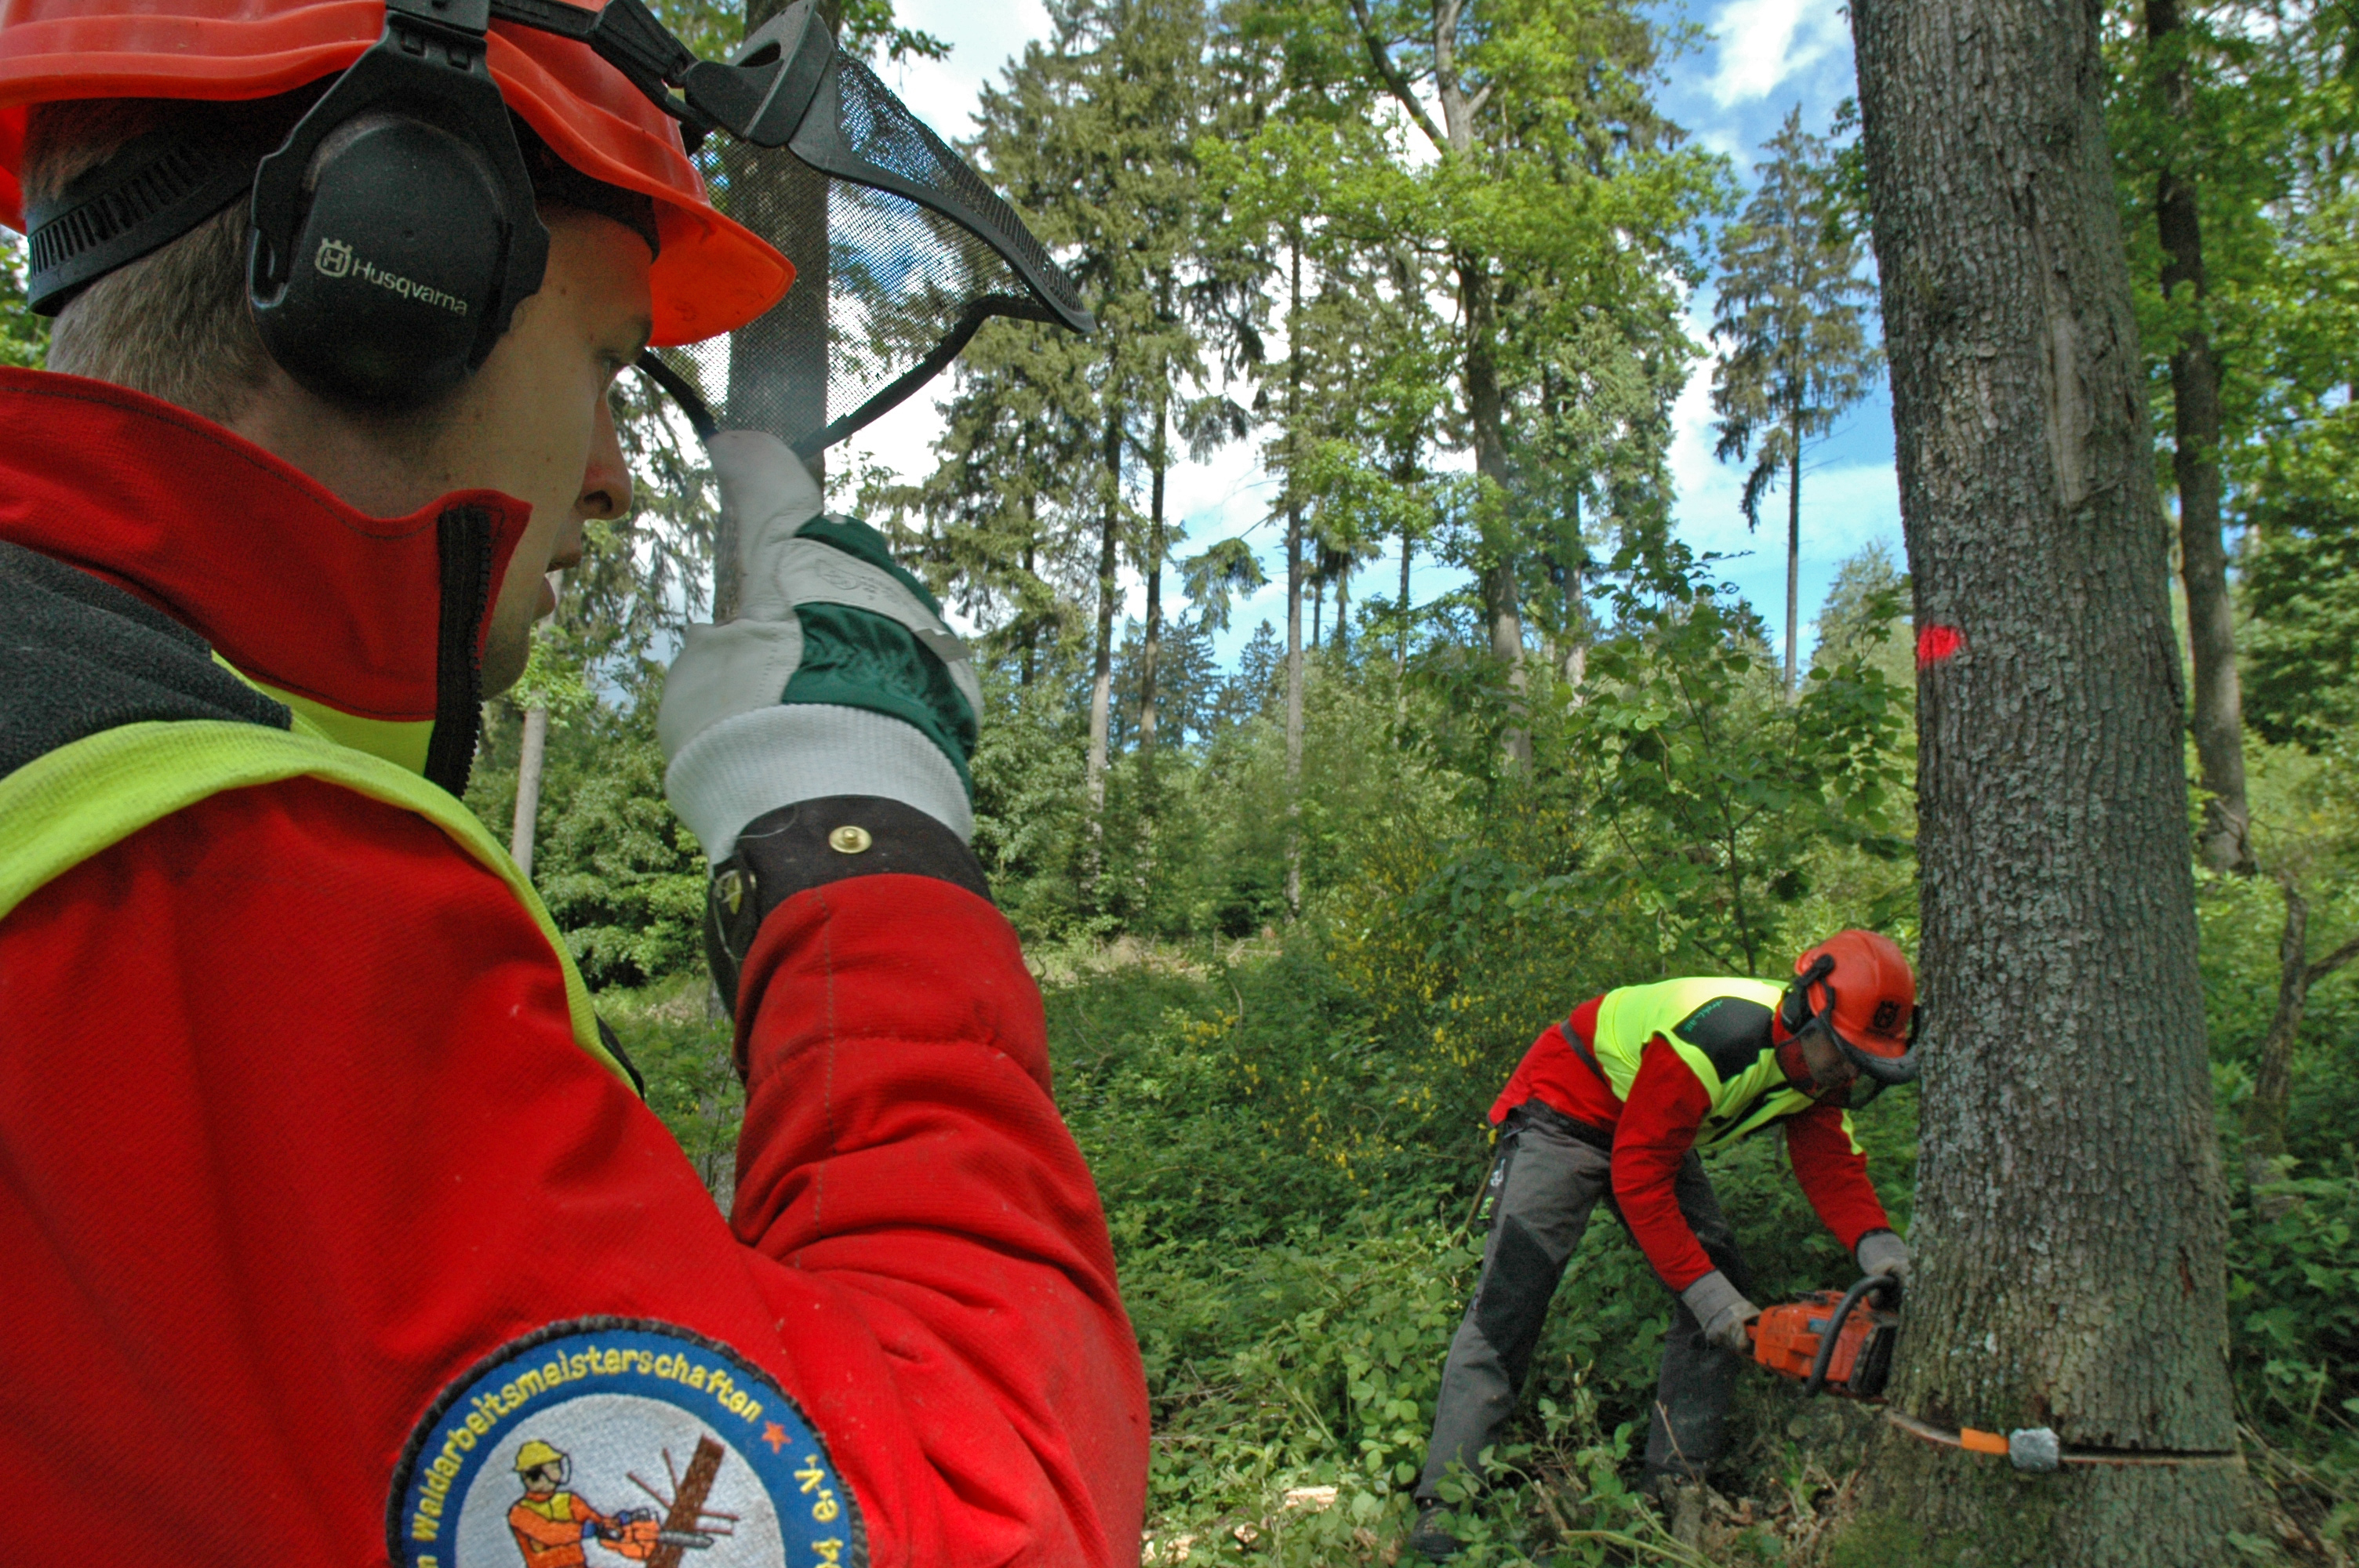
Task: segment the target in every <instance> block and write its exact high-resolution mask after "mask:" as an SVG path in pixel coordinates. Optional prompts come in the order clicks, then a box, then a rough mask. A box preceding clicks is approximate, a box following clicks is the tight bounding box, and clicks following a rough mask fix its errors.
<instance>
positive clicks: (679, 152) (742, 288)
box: [0, 0, 795, 346]
mask: <svg viewBox="0 0 2359 1568" xmlns="http://www.w3.org/2000/svg"><path fill="white" fill-rule="evenodd" d="M590 3H592V4H598V3H600V0H590ZM385 26H386V16H385V4H384V0H0V223H5V224H6V225H7V226H8V227H10V228H13V229H16V230H17V231H19V232H22V231H23V229H24V227H25V202H24V189H23V186H22V183H21V178H20V176H21V172H22V161H23V157H24V146H25V120H26V111H27V109H28V108H29V107H30V106H31V105H33V104H35V103H56V102H60V101H62V100H67V99H77V98H193V99H209V100H216V101H234V100H240V99H248V98H267V97H272V96H275V95H276V94H278V93H281V92H292V91H294V90H295V89H296V88H299V87H301V86H303V85H305V84H306V83H308V82H312V81H319V80H321V78H323V77H329V76H333V75H335V74H337V73H338V72H340V71H342V70H344V69H345V68H346V67H347V66H350V65H351V64H352V63H353V61H354V60H355V59H359V58H360V57H361V55H362V54H364V53H365V52H366V51H367V50H368V49H369V48H370V47H371V46H372V45H374V44H375V42H376V41H377V39H378V38H380V37H381V36H383V34H384V32H385ZM487 63H488V65H489V66H490V69H491V73H492V79H493V80H494V81H495V82H497V83H498V84H499V90H500V96H501V97H502V99H504V100H505V101H506V103H507V106H508V107H509V108H510V109H511V110H513V111H514V112H515V113H516V114H517V115H518V116H519V117H520V118H522V119H523V121H524V122H525V124H528V125H530V126H531V127H532V128H533V130H534V131H535V132H536V133H537V134H538V135H539V136H540V138H541V140H543V141H545V142H547V143H548V144H549V146H550V148H551V149H552V150H554V151H555V152H556V154H557V155H558V156H559V157H561V158H563V159H564V160H565V161H566V162H567V163H568V164H570V165H571V166H572V167H573V168H576V169H578V170H580V171H581V172H582V173H583V174H586V175H588V176H590V177H591V178H593V179H599V180H603V181H604V182H605V183H607V184H609V185H614V186H619V187H621V188H622V189H625V190H633V191H636V192H638V193H640V194H641V195H644V196H647V197H648V198H650V199H651V200H653V201H654V202H655V208H656V232H657V233H658V236H659V237H660V238H661V240H662V242H663V243H662V247H661V253H660V254H658V256H657V258H656V262H655V268H654V271H653V273H652V275H651V278H650V282H651V284H652V287H653V290H654V295H655V337H654V342H655V343H656V344H657V345H658V346H668V345H671V344H677V343H692V342H696V341H699V340H701V339H704V338H710V337H712V336H714V335H715V334H717V333H721V332H726V331H730V330H733V329H734V328H738V327H742V326H744V325H745V323H746V322H748V321H751V320H752V319H755V318H756V316H759V315H761V314H762V313H763V312H764V311H765V310H767V309H768V308H770V307H771V306H772V305H774V304H776V303H777V300H778V297H779V296H781V295H783V294H785V293H786V291H787V287H788V285H789V284H790V283H792V282H793V281H794V276H795V269H794V265H793V264H792V263H790V262H788V260H787V258H786V257H784V256H782V255H780V254H778V253H777V250H775V249H774V248H772V247H771V246H770V245H769V244H768V243H766V242H765V241H763V240H762V239H760V238H759V237H757V236H756V235H755V234H754V233H753V232H751V231H749V230H747V229H745V227H744V226H743V225H741V224H738V223H736V222H733V221H732V220H730V219H729V218H727V217H725V216H723V214H722V213H720V212H718V211H715V210H714V209H713V206H712V200H711V199H710V198H709V197H708V196H707V195H706V193H705V189H704V181H703V179H702V178H701V176H699V175H698V173H697V171H696V167H695V165H693V164H691V163H690V161H689V158H688V151H687V147H686V146H685V144H683V143H682V141H681V140H680V133H679V126H678V125H677V124H674V123H673V122H672V120H671V119H670V118H669V117H668V116H667V115H666V114H664V113H663V111H662V110H660V109H658V108H657V107H656V106H655V105H654V104H653V103H649V102H648V101H647V96H646V94H645V93H643V92H640V90H639V89H638V88H636V87H635V86H634V85H632V83H631V82H630V81H628V80H627V79H626V78H625V77H624V75H623V74H622V73H621V72H620V71H618V70H615V69H614V67H613V66H611V65H608V64H607V63H606V62H605V61H603V60H602V59H599V58H598V56H597V55H596V54H594V53H592V50H591V49H590V46H589V45H587V44H584V43H578V42H575V41H574V40H572V39H570V38H558V37H556V36H554V35H552V34H549V33H544V32H538V31H536V30H534V29H532V28H529V27H517V26H516V25H514V24H511V23H506V22H495V23H493V25H492V28H491V33H490V47H489V49H488V51H487Z"/></svg>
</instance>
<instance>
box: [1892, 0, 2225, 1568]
mask: <svg viewBox="0 0 2359 1568" xmlns="http://www.w3.org/2000/svg"><path fill="white" fill-rule="evenodd" d="M2101 12H2102V7H2101V5H2099V4H2098V3H2097V0H2081V3H2080V4H2077V5H2053V4H2049V3H2044V0H1857V3H1856V4H1855V5H1854V7H1853V11H1852V18H1853V30H1854V40H1855V43H1856V49H1857V60H1858V69H1859V81H1860V98H1861V107H1862V110H1863V114H1864V142H1865V146H1866V153H1867V167H1868V185H1869V191H1870V197H1871V205H1872V207H1873V211H1874V216H1875V253H1876V256H1877V259H1878V262H1879V268H1878V270H1879V273H1880V276H1881V287H1882V291H1883V305H1884V323H1885V341H1886V346H1887V351H1888V354H1889V357H1890V362H1891V367H1892V388H1893V416H1894V423H1895V427H1896V431H1897V461H1898V468H1899V477H1900V493H1901V515H1902V519H1903V523H1904V525H1905V529H1906V533H1907V537H1908V564H1909V569H1910V572H1911V575H1912V578H1913V580H1914V584H1915V612H1916V624H1917V626H1918V627H1919V659H1920V664H1921V665H1923V669H1922V672H1921V674H1920V676H1919V707H1918V725H1919V836H1918V853H1919V867H1920V874H1921V878H1922V883H1921V885H1922V903H1921V916H1922V925H1923V937H1922V946H1921V964H1922V970H1923V979H1922V983H1921V991H1920V994H1921V995H1922V996H1923V998H1924V999H1925V1001H1926V1004H1927V1033H1928V1038H1927V1040H1926V1043H1925V1054H1926V1058H1927V1066H1926V1072H1925V1079H1924V1086H1923V1104H1922V1111H1921V1120H1920V1131H1919V1140H1920V1143H1919V1150H1920V1152H1919V1182H1918V1189H1917V1207H1916V1216H1915V1224H1914V1231H1913V1238H1914V1241H1915V1243H1916V1246H1917V1249H1918V1252H1919V1260H1920V1261H1919V1269H1918V1274H1917V1281H1916V1284H1915V1286H1914V1288H1913V1290H1912V1292H1911V1294H1910V1297H1909V1301H1908V1307H1907V1311H1906V1314H1905V1325H1904V1329H1903V1332H1902V1334H1901V1336H1900V1360H1899V1365H1898V1367H1897V1370H1896V1374H1895V1380H1894V1384H1893V1388H1892V1390H1891V1395H1890V1399H1891V1402H1892V1404H1893V1406H1894V1408H1895V1409H1897V1410H1898V1411H1903V1412H1906V1413H1908V1414H1910V1415H1913V1416H1916V1417H1918V1418H1919V1419H1920V1420H1923V1421H1926V1422H1932V1423H1934V1424H1935V1425H1938V1426H1943V1427H1949V1428H1955V1427H1958V1426H1959V1425H1961V1424H1971V1425H1973V1426H1977V1427H1981V1428H1984V1429H1995V1430H1998V1431H2002V1432H2003V1431H2006V1430H2008V1429H2010V1428H2014V1427H2019V1426H2042V1425H2044V1426H2049V1427H2052V1428H2054V1429H2055V1430H2056V1431H2057V1432H2058V1433H2059V1434H2060V1437H2061V1439H2062V1441H2063V1442H2064V1443H2065V1444H2067V1445H2068V1446H2071V1447H2079V1448H2092V1449H2115V1450H2130V1451H2144V1452H2148V1453H2155V1452H2173V1453H2182V1454H2189V1453H2214V1452H2220V1451H2226V1450H2233V1449H2234V1446H2235V1441H2236V1434H2235V1423H2234V1414H2233V1410H2232V1405H2231V1401H2230V1394H2229V1387H2228V1379H2227V1368H2226V1364H2225V1358H2224V1348H2225V1340H2226V1333H2227V1314H2226V1300H2225V1276H2224V1266H2223V1246H2224V1239H2225V1206H2224V1201H2223V1184H2222V1180H2221V1175H2220V1171H2219V1163H2218V1154H2217V1148H2216V1144H2215V1141H2214V1135H2213V1130H2212V1087H2211V1076H2210V1072H2209V1068H2208V1065H2207V1062H2206V1054H2205V1047H2204V1038H2203V998H2202V991H2201V984H2200V981H2199V979H2198V976H2197V973H2196V967H2195V948H2196V932H2195V917H2194V887H2193V871H2192V868H2191V864H2190V856H2189V854H2188V852H2187V851H2188V845H2187V836H2186V807H2187V793H2186V780H2185V774H2184V770H2183V768H2182V766H2181V745H2182V741H2181V735H2182V732H2183V730H2182V719H2181V714H2182V711H2183V710H2182V708H2181V706H2180V704H2181V693H2180V681H2179V668H2180V665H2179V658H2178V654H2177V649H2176V646H2175V642H2174V638H2173V634H2172V631H2171V624H2170V606H2169V559H2168V554H2167V540H2166V538H2165V535H2164V532H2163V530H2162V529H2161V528H2160V527H2159V526H2158V518H2159V516H2160V506H2159V502H2158V497H2157V495H2156V492H2155V488H2154V478H2153V469H2152V456H2151V454H2152V451H2153V447H2152V441H2151V435H2150V432H2149V429H2148V427H2147V418H2146V410H2145V402H2144V397H2143V395H2142V383H2141V375H2140V357H2139V350H2138V344H2137V335H2136V332H2137V329H2136V320H2135V319H2134V316H2133V314H2132V309H2131V303H2130V291H2129V280H2128V276H2127V273H2126V268H2125V262H2124V259H2123V251H2122V245H2121V235H2120V228H2119V219H2118V215H2117V210H2116V207H2115V202H2114V189H2113V183H2112V172H2111V168H2110V167H2109V160H2108V154H2107V150H2106V146H2105V141H2104V126H2103V123H2102V120H2101V116H2100V104H2101V102H2102V93H2103V88H2104V65H2103V62H2102V59H2101V58H2100V54H2099V49H2098V27H2099V22H2100V19H2101ZM1872 1482H1873V1485H1872V1494H1873V1500H1874V1503H1875V1507H1876V1508H1878V1509H1880V1510H1882V1511H1884V1512H1886V1513H1893V1514H1898V1515H1900V1516H1902V1517H1903V1518H1905V1519H1908V1521H1910V1522H1911V1523H1913V1524H1914V1526H1915V1527H1916V1528H1917V1529H1918V1530H1919V1531H1920V1532H1921V1533H1923V1534H1924V1535H1925V1536H1926V1537H1928V1538H1929V1539H1942V1538H1962V1541H1966V1542H1971V1543H1972V1544H1973V1549H1974V1552H1975V1556H1974V1558H1973V1560H1974V1561H1977V1562H1987V1563H2029V1562H2038V1563H2053V1564H2057V1565H2059V1568H2095V1565H2099V1564H2106V1565H2112V1564H2120V1565H2124V1568H2128V1565H2133V1564H2135V1565H2136V1568H2179V1565H2181V1564H2184V1565H2186V1568H2211V1565H2215V1564H2217V1563H2223V1562H2225V1561H2227V1560H2228V1559H2229V1557H2230V1555H2231V1552H2230V1550H2229V1547H2228V1543H2227V1541H2226V1532H2227V1531H2228V1530H2229V1529H2230V1528H2231V1527H2232V1526H2233V1524H2234V1521H2235V1519H2236V1518H2237V1511H2238V1508H2239V1505H2240V1500H2241V1494H2240V1490H2239V1486H2240V1482H2239V1477H2238V1475H2237V1473H2236V1472H2235V1471H2234V1470H2233V1469H2231V1468H2229V1467H2227V1466H2224V1465H2185V1466H2175V1467H2167V1466H2113V1465H2073V1466H2068V1467H2067V1468H2066V1469H2065V1470H2064V1471H2062V1472H2060V1473H2059V1474H2056V1475H2052V1476H2039V1477H2027V1476H2017V1474H2015V1473H2013V1472H2011V1471H2010V1470H2009V1469H2007V1468H2006V1466H2005V1465H1999V1464H1994V1463H1992V1462H1989V1461H1985V1460H1983V1459H1980V1458H1977V1457H1975V1456H1973V1455H1971V1454H1964V1453H1962V1452H1961V1451H1959V1450H1956V1449H1949V1448H1940V1447H1936V1446H1934V1445H1931V1444H1926V1443H1923V1442H1919V1441H1918V1440H1917V1439H1915V1438H1911V1437H1908V1436H1904V1435H1900V1434H1898V1433H1893V1434H1890V1435H1889V1436H1887V1437H1886V1439H1884V1440H1883V1443H1882V1446H1881V1447H1880V1449H1879V1451H1878V1453H1877V1455H1876V1463H1875V1470H1874V1473H1873V1476H1872Z"/></svg>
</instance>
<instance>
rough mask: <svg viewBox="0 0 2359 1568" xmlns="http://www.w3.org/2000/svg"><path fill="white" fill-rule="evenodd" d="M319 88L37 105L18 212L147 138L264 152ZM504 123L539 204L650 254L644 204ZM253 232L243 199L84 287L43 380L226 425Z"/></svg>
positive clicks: (247, 328) (246, 329)
mask: <svg viewBox="0 0 2359 1568" xmlns="http://www.w3.org/2000/svg"><path fill="white" fill-rule="evenodd" d="M323 85H324V83H314V84H313V86H312V87H310V88H307V89H302V90H299V91H298V92H293V93H288V94H286V95H284V96H282V97H277V98H266V99H258V100H254V101H251V102H248V103H193V102H188V101H183V100H177V99H167V98H104V99H87V100H82V101H79V102H71V103H39V104H36V105H34V106H33V109H32V112H31V114H30V116H29V120H28V124H27V126H26V134H25V154H24V166H23V167H24V174H23V181H24V188H25V196H26V204H27V207H30V206H32V205H34V204H35V203H38V202H39V201H42V200H49V199H50V198H53V197H55V196H56V195H57V193H58V192H60V191H61V190H63V189H65V188H66V186H68V185H69V184H71V182H72V181H73V180H74V179H75V178H78V177H80V176H81V175H82V174H84V173H86V172H88V171H89V170H90V169H92V168H96V167H97V166H98V165H100V164H102V163H104V162H105V161H106V160H107V159H109V158H111V157H114V155H115V154H117V153H118V152H120V151H122V150H123V149H124V148H125V146H129V145H130V144H131V143H132V142H133V141H135V140H136V139H137V138H138V137H140V136H143V135H147V133H148V132H150V131H153V130H156V129H158V127H160V126H164V125H180V124H186V125H189V126H190V127H191V128H194V127H195V125H196V124H197V123H198V122H200V121H202V122H208V123H210V124H212V125H213V126H219V127H223V128H227V127H228V126H238V128H245V127H244V125H242V124H240V123H241V122H244V123H245V124H257V123H261V124H267V125H268V126H269V128H270V130H271V132H272V138H271V139H273V140H275V139H277V135H282V134H283V133H284V130H285V129H286V127H288V126H289V125H291V124H293V123H294V121H295V119H296V118H297V117H298V116H299V114H300V112H301V111H302V110H303V109H304V108H306V107H308V106H309V105H310V103H311V102H312V101H314V100H315V99H316V98H317V97H318V89H319V88H320V87H321V86H323ZM509 123H510V124H512V125H513V126H514V127H515V129H516V140H517V146H518V148H519V150H520V151H521V152H522V153H523V155H524V160H525V168H526V170H527V173H528V174H529V175H530V176H531V178H532V182H533V189H534V191H535V193H536V194H537V195H538V197H539V198H540V200H541V201H542V202H543V203H544V204H552V203H553V204H556V205H560V206H565V207H572V208H578V209H581V210H582V211H590V212H595V213H598V214H600V215H602V216H604V217H609V218H612V219H614V221H615V222H619V223H622V224H624V225H625V227H627V228H629V229H630V230H632V232H635V233H637V234H638V235H639V236H640V237H641V238H642V239H644V240H646V241H647V248H648V250H649V251H651V252H652V251H654V250H655V249H657V245H658V242H657V236H656V212H655V203H654V202H653V201H652V200H649V199H648V198H647V197H646V196H644V195H642V194H640V193H639V192H637V191H635V190H624V189H619V188H618V187H615V186H612V185H607V184H605V183H603V181H600V180H596V179H593V178H591V177H590V176H588V175H585V174H582V173H581V172H580V171H579V170H577V169H574V168H571V166H570V165H568V164H566V163H565V162H564V161H563V160H562V159H560V157H558V156H557V155H556V154H555V153H554V152H552V151H550V150H549V147H548V146H547V145H546V144H545V143H543V142H542V141H541V139H540V138H539V137H538V135H534V134H533V132H532V130H531V128H530V127H529V126H527V125H526V124H525V123H524V122H523V121H522V120H520V119H516V118H515V117H514V116H513V115H512V116H511V117H510V122H509ZM252 228H253V225H252V223H251V222H250V213H249V209H248V204H247V203H246V202H245V200H243V199H240V200H235V201H232V202H231V203H230V204H229V205H228V206H226V207H224V208H223V209H222V210H221V211H219V212H216V213H214V214H213V215H212V217H211V218H208V219H206V220H205V221H204V222H201V223H200V224H198V225H197V226H196V227H195V228H194V229H191V230H190V231H189V232H187V233H185V234H183V235H181V236H180V237H179V239H177V240H173V241H172V242H170V243H168V244H165V245H162V246H160V247H158V249H156V250H153V251H150V252H149V253H148V254H146V255H144V256H141V257H140V258H139V259H138V260H136V261H133V262H128V263H125V265H122V266H119V267H117V268H115V269H114V271H113V272H110V273H108V274H107V275H106V276H103V277H101V278H99V279H97V280H96V281H94V282H92V284H90V285H89V286H88V287H85V288H83V289H82V291H81V292H80V293H78V294H76V295H75V296H74V297H72V298H71V300H69V301H68V302H67V303H66V306H65V308H64V309H62V310H60V312H59V313H58V318H57V319H56V320H55V321H54V322H52V323H51V324H50V327H49V369H51V370H53V371H61V372H63V373H66V374H69V375H86V376H90V377H92V379H94V380H98V381H109V382H113V383H114V384H116V385H118V386H127V387H130V388H131V389H132V390H134V391H135V392H144V393H146V394H147V395H149V396H151V397H158V398H161V399H162V400H163V401H165V402H167V403H171V404H176V405H178V406H180V407H182V408H186V409H188V410H189V411H190V412H191V413H194V414H200V415H202V416H204V417H206V418H208V419H211V420H213V421H214V422H216V423H218V424H227V423H230V422H231V421H233V420H234V419H235V418H236V417H237V416H238V415H239V414H240V413H241V412H243V411H244V409H245V406H246V405H247V403H248V402H249V401H251V400H252V398H253V397H254V396H255V394H257V393H258V392H260V391H261V390H262V388H263V387H264V386H265V385H266V384H267V383H268V381H269V378H270V372H271V358H270V351H269V350H268V349H267V348H266V347H265V346H264V345H263V341H262V333H261V330H260V329H259V328H257V327H256V326H255V320H254V310H253V307H252V306H251V305H250V304H249V303H248V302H247V299H246V287H245V285H246V253H247V250H248V235H249V234H250V233H251V232H252Z"/></svg>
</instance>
